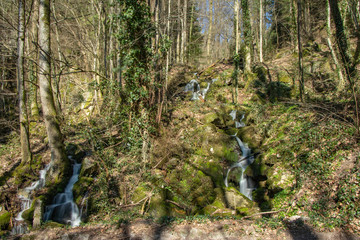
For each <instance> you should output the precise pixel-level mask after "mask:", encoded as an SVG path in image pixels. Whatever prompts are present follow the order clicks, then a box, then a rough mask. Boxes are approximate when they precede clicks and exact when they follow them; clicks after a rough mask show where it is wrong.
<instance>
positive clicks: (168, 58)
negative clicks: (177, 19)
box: [165, 0, 171, 90]
mask: <svg viewBox="0 0 360 240" xmlns="http://www.w3.org/2000/svg"><path fill="white" fill-rule="evenodd" d="M170 17H171V0H169V3H168V14H167V20H166V31H167V35H168V37H169V39H170ZM170 52H171V48H170V49H168V51H167V52H166V66H165V90H167V87H168V81H169V64H170Z"/></svg>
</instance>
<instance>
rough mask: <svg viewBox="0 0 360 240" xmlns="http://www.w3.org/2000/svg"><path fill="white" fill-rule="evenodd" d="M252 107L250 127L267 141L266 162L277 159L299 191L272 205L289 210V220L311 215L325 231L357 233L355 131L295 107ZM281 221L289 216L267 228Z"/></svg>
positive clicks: (358, 176) (359, 213) (358, 173)
mask: <svg viewBox="0 0 360 240" xmlns="http://www.w3.org/2000/svg"><path fill="white" fill-rule="evenodd" d="M249 105H250V106H249V107H250V108H251V109H253V111H252V113H250V116H249V117H248V118H249V121H253V122H254V124H255V125H256V126H257V127H258V129H259V133H260V134H262V135H263V136H265V137H264V140H263V145H262V150H263V155H264V159H265V161H268V162H272V161H271V160H272V159H274V158H276V160H277V161H281V164H282V165H283V166H284V167H285V168H288V169H291V172H292V173H293V174H294V175H295V176H296V183H295V184H294V186H293V187H292V189H293V190H295V191H289V190H285V191H288V192H287V193H286V194H278V195H276V196H275V198H274V202H275V203H276V202H280V204H274V207H275V209H281V208H286V209H289V210H288V211H287V213H288V214H287V215H292V214H294V215H295V214H296V213H297V212H300V211H305V212H308V215H309V217H310V219H311V222H312V224H313V225H315V226H318V227H321V228H326V229H329V228H330V229H331V228H335V227H347V228H348V227H350V225H351V226H354V225H355V227H354V230H355V231H358V230H359V229H358V227H356V224H354V223H358V222H359V218H360V206H359V202H360V197H359V195H360V187H359V181H360V171H359V156H357V157H356V162H354V160H353V159H350V157H349V156H351V154H353V153H354V151H357V150H358V149H356V141H355V139H354V133H355V129H354V128H353V127H352V126H349V125H346V124H344V123H343V122H341V121H339V120H336V119H334V118H331V117H326V116H324V115H320V114H317V113H316V112H314V111H311V110H309V109H306V108H304V107H300V106H299V105H296V104H285V103H276V104H271V103H267V104H265V105H264V104H258V103H254V102H251V103H249ZM348 166H349V167H348ZM283 193H284V191H283ZM277 199H280V201H278V200H277ZM286 199H287V200H289V199H290V200H292V201H288V202H287V201H286ZM281 217H286V215H285V214H280V218H279V219H278V220H279V221H276V218H275V219H272V220H269V219H265V220H264V222H266V223H267V224H268V225H269V226H271V225H275V226H276V222H278V223H279V224H280V220H281V219H282V218H281ZM357 226H359V225H357Z"/></svg>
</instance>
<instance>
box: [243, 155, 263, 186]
mask: <svg viewBox="0 0 360 240" xmlns="http://www.w3.org/2000/svg"><path fill="white" fill-rule="evenodd" d="M268 171H269V167H268V166H267V165H265V164H264V163H263V162H262V159H261V158H260V157H258V158H256V159H255V161H254V163H253V164H251V165H250V166H249V167H247V168H246V170H245V174H246V175H247V176H249V177H252V178H254V179H256V180H257V181H264V180H266V179H267V177H266V174H267V172H268Z"/></svg>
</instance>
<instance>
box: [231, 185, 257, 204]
mask: <svg viewBox="0 0 360 240" xmlns="http://www.w3.org/2000/svg"><path fill="white" fill-rule="evenodd" d="M225 198H226V201H227V203H228V205H229V207H230V208H231V209H249V208H252V207H253V205H254V203H253V202H252V201H251V200H249V199H248V198H247V197H245V196H244V195H243V194H241V193H240V192H239V191H238V190H237V189H235V188H233V187H228V188H226V189H225Z"/></svg>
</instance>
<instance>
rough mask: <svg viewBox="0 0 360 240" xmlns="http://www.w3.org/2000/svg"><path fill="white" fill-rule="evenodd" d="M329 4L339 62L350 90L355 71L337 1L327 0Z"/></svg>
mask: <svg viewBox="0 0 360 240" xmlns="http://www.w3.org/2000/svg"><path fill="white" fill-rule="evenodd" d="M329 4H330V10H331V16H332V18H333V20H334V23H335V29H336V34H335V36H336V42H337V45H338V48H339V51H340V56H341V61H342V63H343V67H344V69H345V73H346V77H347V79H348V81H349V83H350V88H352V85H353V80H352V78H353V77H354V75H355V73H356V70H355V67H354V65H353V64H352V61H351V59H350V54H349V47H348V46H349V44H348V41H347V38H346V36H345V29H344V25H343V19H342V17H341V13H340V10H339V6H338V2H337V0H329Z"/></svg>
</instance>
